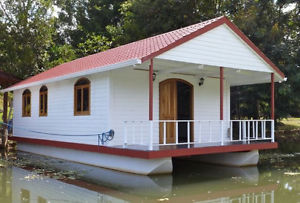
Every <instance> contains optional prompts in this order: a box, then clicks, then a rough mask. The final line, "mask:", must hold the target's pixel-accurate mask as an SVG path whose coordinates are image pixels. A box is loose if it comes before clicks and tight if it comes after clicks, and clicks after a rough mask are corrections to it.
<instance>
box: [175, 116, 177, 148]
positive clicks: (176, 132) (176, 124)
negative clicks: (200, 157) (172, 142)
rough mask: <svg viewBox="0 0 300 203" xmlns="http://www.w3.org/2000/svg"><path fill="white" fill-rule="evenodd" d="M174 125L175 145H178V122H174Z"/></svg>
mask: <svg viewBox="0 0 300 203" xmlns="http://www.w3.org/2000/svg"><path fill="white" fill-rule="evenodd" d="M175 125H176V128H175V131H176V144H178V121H175Z"/></svg>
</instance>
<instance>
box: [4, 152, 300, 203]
mask: <svg viewBox="0 0 300 203" xmlns="http://www.w3.org/2000/svg"><path fill="white" fill-rule="evenodd" d="M0 202H1V203H11V202H16V203H18V202H22V203H35V202H37V203H46V202H51V203H52V202H97V203H100V202H101V203H102V202H105V203H108V202H117V203H118V202H120V203H121V202H122V203H123V202H201V203H204V202H205V203H208V202H209V203H215V202H222V203H227V202H228V203H229V202H230V203H257V202H262V203H265V202H266V203H267V202H271V203H273V202H278V203H290V202H291V203H300V153H289V154H285V153H278V152H274V153H264V154H262V156H261V159H260V163H259V165H258V166H257V167H246V168H234V167H224V166H215V165H207V164H202V163H196V162H192V161H186V160H182V159H177V160H175V163H174V172H173V174H170V175H159V176H139V175H133V174H127V173H121V172H117V171H112V170H107V169H101V168H97V167H92V166H85V165H81V164H75V163H71V162H67V161H62V160H58V159H52V158H47V157H43V156H38V155H32V154H28V153H21V152H19V153H18V154H15V153H11V154H10V155H9V157H8V158H7V159H4V158H2V159H0Z"/></svg>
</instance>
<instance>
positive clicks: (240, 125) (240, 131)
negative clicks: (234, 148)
mask: <svg viewBox="0 0 300 203" xmlns="http://www.w3.org/2000/svg"><path fill="white" fill-rule="evenodd" d="M241 140H242V122H241V121H239V141H241Z"/></svg>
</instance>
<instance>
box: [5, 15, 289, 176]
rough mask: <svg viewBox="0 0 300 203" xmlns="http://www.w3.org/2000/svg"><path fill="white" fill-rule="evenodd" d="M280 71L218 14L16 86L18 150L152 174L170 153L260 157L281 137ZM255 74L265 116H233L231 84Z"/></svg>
mask: <svg viewBox="0 0 300 203" xmlns="http://www.w3.org/2000/svg"><path fill="white" fill-rule="evenodd" d="M283 80H284V74H283V73H282V72H281V71H280V70H279V69H278V68H277V67H276V66H275V65H274V64H273V63H272V62H271V61H270V60H269V59H268V58H267V57H266V56H265V55H264V54H263V53H262V52H261V51H260V50H259V49H258V48H257V47H256V46H255V45H254V44H253V43H252V42H251V41H250V40H249V39H248V38H247V37H246V36H245V35H244V34H243V33H242V32H241V31H240V30H239V29H238V28H237V27H236V26H235V25H234V24H233V23H231V22H230V21H229V20H228V19H227V18H226V17H219V18H215V19H212V20H208V21H205V22H201V23H198V24H195V25H191V26H188V27H184V28H181V29H178V30H174V31H171V32H168V33H164V34H161V35H157V36H154V37H150V38H147V39H143V40H140V41H136V42H133V43H130V44H127V45H123V46H120V47H117V48H114V49H110V50H107V51H104V52H100V53H97V54H94V55H90V56H87V57H83V58H79V59H76V60H74V61H71V62H67V63H64V64H61V65H59V66H57V67H54V68H52V69H50V70H48V71H45V72H43V73H40V74H38V75H35V76H33V77H31V78H28V79H26V80H24V81H21V82H20V83H17V84H16V85H14V86H11V87H9V88H7V89H5V90H4V92H7V91H13V93H14V120H13V122H14V128H13V132H14V133H13V134H14V135H13V137H12V138H11V139H14V140H16V141H18V142H19V144H18V148H19V150H23V151H29V152H33V153H38V154H44V155H48V156H53V157H58V158H63V159H68V160H73V161H77V162H82V163H87V164H91V165H96V166H101V167H106V168H112V169H116V170H122V171H127V172H133V173H140V174H151V173H167V172H171V171H172V159H171V158H172V157H176V156H190V155H199V154H210V153H225V152H237V151H251V150H254V152H255V154H256V158H255V161H254V162H257V153H256V152H257V150H260V149H269V148H276V147H277V143H276V142H275V141H274V108H275V107H274V82H279V81H283ZM258 83H271V86H270V87H271V88H270V94H271V98H272V100H271V111H270V112H271V116H270V120H241V121H236V120H235V121H233V120H230V87H232V86H239V85H249V84H258ZM110 130H113V131H114V137H113V138H112V137H109V138H112V139H111V140H107V138H108V137H107V136H104V135H102V133H105V132H108V131H110ZM107 134H109V133H106V135H107ZM102 139H103V140H102ZM102 141H104V142H102ZM239 159H240V161H241V162H239V164H240V165H243V164H247V163H243V160H244V158H239ZM252 162H253V161H252ZM252 162H251V163H252ZM254 162H253V163H254ZM253 163H252V164H253ZM248 164H249V163H248Z"/></svg>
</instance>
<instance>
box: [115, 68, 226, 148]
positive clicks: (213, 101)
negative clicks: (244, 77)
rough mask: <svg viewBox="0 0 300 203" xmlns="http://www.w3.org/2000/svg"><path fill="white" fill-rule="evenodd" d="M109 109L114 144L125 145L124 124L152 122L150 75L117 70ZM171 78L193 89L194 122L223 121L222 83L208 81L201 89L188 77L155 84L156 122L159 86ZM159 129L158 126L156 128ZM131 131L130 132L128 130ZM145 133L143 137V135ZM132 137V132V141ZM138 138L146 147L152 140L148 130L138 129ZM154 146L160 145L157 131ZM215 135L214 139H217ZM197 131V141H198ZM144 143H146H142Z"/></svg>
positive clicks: (163, 77) (173, 76)
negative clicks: (135, 121) (148, 141)
mask: <svg viewBox="0 0 300 203" xmlns="http://www.w3.org/2000/svg"><path fill="white" fill-rule="evenodd" d="M110 78H111V80H110V82H111V84H110V87H111V94H110V103H111V105H110V108H111V113H110V115H111V122H110V124H111V128H112V129H114V130H115V132H116V136H115V139H114V141H113V142H112V143H111V144H112V145H114V144H122V142H123V133H124V127H123V122H124V121H132V120H142V121H147V120H148V119H149V111H148V108H149V107H148V106H149V103H148V102H149V101H148V98H149V96H148V90H149V87H148V72H147V71H137V70H116V71H113V72H112V73H111V75H110ZM169 78H179V79H183V80H186V81H187V82H189V83H191V84H192V85H193V86H194V120H219V119H220V89H219V88H220V83H219V79H215V78H207V79H206V80H205V82H204V85H203V86H200V87H199V85H198V78H197V77H194V76H187V75H172V74H167V75H162V76H161V75H158V76H157V78H156V80H155V81H154V84H153V119H154V120H159V82H161V81H164V80H166V79H169ZM224 119H225V120H229V119H230V86H229V85H228V83H227V82H226V81H225V82H224ZM154 127H157V126H154ZM129 130H130V129H129ZM141 131H142V133H140V132H141ZM131 133H133V132H132V131H130V133H129V135H128V136H129V137H130V135H131ZM135 133H136V134H139V135H138V136H137V137H136V138H135V139H136V140H135V141H137V143H139V141H141V143H147V142H146V141H147V140H148V139H149V138H148V137H149V126H146V125H145V126H143V128H141V129H139V128H138V129H135ZM154 135H155V136H154V142H156V143H157V142H158V138H159V137H158V127H157V129H156V131H154ZM218 135H219V133H218V134H215V136H218ZM197 136H198V134H197V132H196V129H195V139H197ZM142 141H143V142H142Z"/></svg>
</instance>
